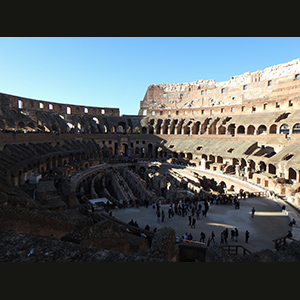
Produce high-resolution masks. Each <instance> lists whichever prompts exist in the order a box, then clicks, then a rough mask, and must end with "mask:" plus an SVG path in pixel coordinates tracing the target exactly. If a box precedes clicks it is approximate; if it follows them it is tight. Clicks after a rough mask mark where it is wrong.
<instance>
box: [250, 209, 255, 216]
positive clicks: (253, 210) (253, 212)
mask: <svg viewBox="0 0 300 300" xmlns="http://www.w3.org/2000/svg"><path fill="white" fill-rule="evenodd" d="M251 212H252V214H251V218H254V214H255V208H254V207H253V208H252V210H251Z"/></svg>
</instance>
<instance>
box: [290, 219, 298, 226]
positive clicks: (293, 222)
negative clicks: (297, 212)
mask: <svg viewBox="0 0 300 300" xmlns="http://www.w3.org/2000/svg"><path fill="white" fill-rule="evenodd" d="M293 225H296V220H295V219H294V218H293V220H292V221H291V222H290V223H289V226H293Z"/></svg>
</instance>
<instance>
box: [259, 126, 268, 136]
mask: <svg viewBox="0 0 300 300" xmlns="http://www.w3.org/2000/svg"><path fill="white" fill-rule="evenodd" d="M264 132H267V127H266V126H265V125H260V126H259V127H258V128H257V134H262V133H264Z"/></svg>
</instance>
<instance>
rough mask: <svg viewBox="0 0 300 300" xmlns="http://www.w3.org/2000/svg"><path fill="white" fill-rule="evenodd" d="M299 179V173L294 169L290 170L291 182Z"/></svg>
mask: <svg viewBox="0 0 300 300" xmlns="http://www.w3.org/2000/svg"><path fill="white" fill-rule="evenodd" d="M292 179H293V180H296V179H297V172H296V171H295V170H294V169H293V168H289V180H292Z"/></svg>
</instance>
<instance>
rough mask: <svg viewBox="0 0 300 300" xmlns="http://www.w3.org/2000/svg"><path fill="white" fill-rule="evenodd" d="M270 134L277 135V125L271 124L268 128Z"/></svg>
mask: <svg viewBox="0 0 300 300" xmlns="http://www.w3.org/2000/svg"><path fill="white" fill-rule="evenodd" d="M269 133H270V134H276V133H277V125H276V124H273V125H271V126H270V130H269Z"/></svg>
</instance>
